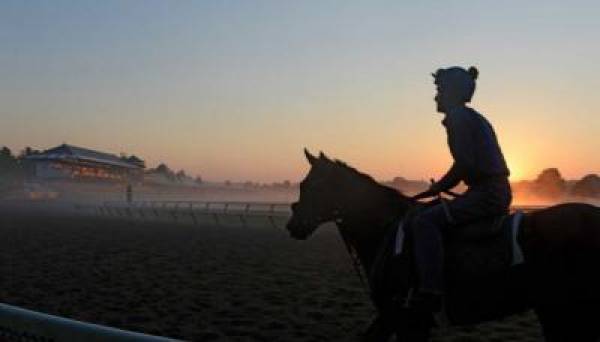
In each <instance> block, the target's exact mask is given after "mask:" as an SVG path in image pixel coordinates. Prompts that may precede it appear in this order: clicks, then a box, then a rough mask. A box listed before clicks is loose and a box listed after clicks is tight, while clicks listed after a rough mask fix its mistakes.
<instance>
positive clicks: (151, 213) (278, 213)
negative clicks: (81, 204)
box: [87, 201, 291, 226]
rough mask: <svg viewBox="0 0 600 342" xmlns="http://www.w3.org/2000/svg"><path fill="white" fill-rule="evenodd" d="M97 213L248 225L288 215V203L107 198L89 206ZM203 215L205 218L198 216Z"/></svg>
mask: <svg viewBox="0 0 600 342" xmlns="http://www.w3.org/2000/svg"><path fill="white" fill-rule="evenodd" d="M87 208H88V209H89V206H88V207H87ZM92 209H93V210H94V211H95V213H96V214H97V215H100V216H109V217H126V218H134V219H143V220H161V219H162V220H164V219H168V220H172V221H183V220H191V221H192V222H193V223H195V224H198V223H200V221H204V222H205V221H206V218H209V219H210V220H211V221H212V222H214V223H215V224H217V225H220V224H221V223H222V221H223V219H224V218H228V217H229V218H231V217H235V218H237V220H238V222H239V223H241V224H242V225H244V226H245V225H247V224H248V221H249V220H250V219H252V218H265V219H267V220H268V221H269V222H270V223H271V224H272V225H276V219H285V218H288V217H289V215H290V214H291V209H290V204H289V203H285V202H226V201H206V202H205V201H136V202H125V201H106V202H104V203H102V204H101V205H96V206H92ZM201 219H204V220H201Z"/></svg>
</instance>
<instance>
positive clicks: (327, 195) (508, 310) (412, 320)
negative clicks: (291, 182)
mask: <svg viewBox="0 0 600 342" xmlns="http://www.w3.org/2000/svg"><path fill="white" fill-rule="evenodd" d="M305 153H306V157H307V159H308V161H309V162H310V164H311V168H310V171H309V172H308V174H307V176H306V177H305V179H304V180H303V181H302V182H301V183H300V198H299V200H298V202H296V203H294V204H292V216H291V218H290V220H289V222H288V224H287V229H288V230H289V232H290V234H291V236H292V237H294V238H296V239H306V238H307V237H308V236H309V235H311V234H312V233H313V232H314V231H315V230H316V229H317V228H318V227H319V225H321V224H322V223H325V222H331V221H333V222H335V223H336V224H337V227H338V228H339V231H340V234H341V235H342V237H343V239H344V240H345V241H346V242H347V243H348V244H349V245H351V246H352V247H353V249H354V250H355V251H356V254H357V256H358V259H359V260H360V263H361V265H362V266H363V269H364V273H365V274H366V275H368V276H369V275H371V274H373V272H374V271H375V268H376V267H379V266H376V264H378V263H377V262H376V260H379V259H380V258H379V256H380V255H381V253H382V252H381V251H382V248H383V249H384V250H385V248H384V246H385V245H386V244H389V243H386V242H385V241H389V240H390V238H389V236H390V235H391V232H394V231H395V230H396V228H397V226H398V221H399V219H400V218H401V217H403V216H405V215H406V214H407V213H409V212H411V211H412V210H414V208H416V207H418V205H419V204H418V203H417V202H415V201H413V200H412V199H410V198H409V197H406V196H404V195H403V194H401V193H400V192H398V191H397V190H395V189H392V188H390V187H386V186H384V185H381V184H379V183H377V182H376V181H375V180H373V179H372V178H371V177H370V176H368V175H366V174H363V173H360V172H358V171H357V170H355V169H353V168H351V167H349V166H347V165H346V164H344V163H343V162H340V161H337V160H335V161H334V160H331V159H329V158H327V157H326V156H325V155H323V153H321V155H320V156H319V157H315V156H313V155H311V154H310V153H309V152H308V151H305ZM517 241H518V243H519V245H520V247H521V249H522V251H523V256H524V262H522V263H520V264H519V265H517V266H512V267H509V266H507V267H506V269H504V270H503V271H501V272H497V274H486V275H485V276H482V277H480V278H477V277H473V278H470V279H463V281H462V282H460V281H459V282H458V283H456V282H455V284H458V286H457V287H458V288H464V289H467V290H466V291H458V292H456V291H455V292H452V291H450V292H449V291H448V290H447V291H446V293H447V295H446V297H452V296H454V298H447V302H451V303H454V304H453V305H454V306H455V307H459V306H460V307H462V308H463V309H467V310H470V307H474V308H475V307H476V308H475V309H473V310H475V311H477V310H479V311H478V313H477V314H475V315H471V317H469V318H468V319H461V318H460V317H459V318H455V319H454V320H453V319H452V317H449V319H450V323H451V324H455V325H461V324H474V323H479V322H483V321H487V320H493V319H498V318H501V317H504V316H507V315H510V314H514V313H518V312H523V311H526V310H529V309H533V310H535V312H536V314H537V316H538V318H539V320H540V323H541V325H542V328H543V333H544V336H545V338H546V341H597V340H598V338H599V336H600V333H599V331H600V325H599V324H600V313H599V312H598V310H599V309H600V280H599V278H600V276H599V273H600V269H599V266H600V208H598V207H595V206H593V205H588V204H582V203H570V204H562V205H557V206H553V207H548V208H545V209H541V210H538V211H534V212H530V213H527V214H525V215H524V216H523V220H522V221H521V225H520V230H519V234H518V236H517ZM410 245H411V243H410V239H405V240H404V246H406V248H405V250H404V252H402V253H401V254H400V255H398V256H395V257H394V258H388V259H386V260H390V261H387V262H386V265H385V268H384V269H385V272H383V273H384V274H385V279H384V280H383V281H382V282H380V283H379V284H376V283H374V282H372V281H369V288H370V295H371V299H372V301H373V304H374V306H375V308H376V309H377V312H378V316H377V317H376V319H375V320H374V321H373V323H372V324H371V326H370V328H369V329H368V330H367V333H366V334H365V335H364V336H363V340H374V341H387V340H388V339H389V338H391V336H392V335H393V334H394V333H395V334H396V338H397V340H398V341H426V340H428V339H429V333H430V330H431V328H432V327H433V325H434V320H433V319H432V315H431V313H427V312H416V311H415V310H412V309H409V308H405V307H403V306H402V305H398V303H397V302H398V298H400V299H401V298H405V297H406V296H407V295H408V291H409V289H410V288H411V287H412V286H413V283H412V281H413V280H412V279H411V278H412V277H411V274H414V272H411V268H412V267H413V266H412V264H413V263H412V256H411V254H412V253H410V248H411V247H410ZM447 262H448V261H447ZM447 266H449V265H447ZM447 268H448V269H451V267H447ZM448 272H449V271H448ZM447 277H448V275H447ZM381 283H383V284H384V285H381ZM453 293H455V294H454V295H453ZM456 293H458V294H456ZM450 299H452V300H450ZM482 308H483V310H482Z"/></svg>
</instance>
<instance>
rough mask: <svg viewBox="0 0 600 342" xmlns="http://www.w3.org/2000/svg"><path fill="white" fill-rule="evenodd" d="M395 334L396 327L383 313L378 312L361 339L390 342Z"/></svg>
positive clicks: (367, 341) (370, 341) (369, 341)
mask: <svg viewBox="0 0 600 342" xmlns="http://www.w3.org/2000/svg"><path fill="white" fill-rule="evenodd" d="M393 334H394V329H393V328H392V327H391V324H390V322H386V320H385V319H384V318H383V317H382V315H381V314H378V315H377V316H375V318H374V319H373V321H372V322H371V324H370V325H369V327H368V328H367V331H366V332H365V333H364V334H363V335H362V336H361V339H360V340H361V342H388V341H389V340H390V338H391V337H392V335H393Z"/></svg>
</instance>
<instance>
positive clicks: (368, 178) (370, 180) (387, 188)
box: [332, 159, 410, 202]
mask: <svg viewBox="0 0 600 342" xmlns="http://www.w3.org/2000/svg"><path fill="white" fill-rule="evenodd" d="M332 162H333V164H334V165H335V166H336V167H337V168H338V169H340V170H343V171H344V172H347V173H348V174H350V175H352V176H353V177H356V178H357V179H359V180H361V181H364V182H366V183H369V184H371V185H372V186H376V187H378V188H380V189H382V190H384V191H386V192H387V193H388V195H389V196H394V197H398V200H400V201H403V202H405V201H410V198H409V197H408V196H406V195H404V194H403V193H402V192H401V191H400V190H398V189H395V188H392V187H390V186H387V185H384V184H381V183H380V182H378V181H376V180H375V179H374V178H373V177H371V176H370V175H369V174H366V173H364V172H360V171H358V170H357V169H356V168H354V167H352V166H350V165H348V164H347V163H346V162H344V161H341V160H339V159H335V160H332Z"/></svg>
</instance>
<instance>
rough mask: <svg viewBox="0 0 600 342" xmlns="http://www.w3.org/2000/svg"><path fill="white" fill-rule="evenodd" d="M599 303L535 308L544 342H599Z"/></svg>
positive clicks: (589, 302) (578, 303) (562, 304)
mask: <svg viewBox="0 0 600 342" xmlns="http://www.w3.org/2000/svg"><path fill="white" fill-rule="evenodd" d="M599 305H600V301H586V302H572V303H568V304H564V303H554V304H551V305H550V304H547V305H544V306H539V307H536V309H535V312H536V314H537V316H538V318H539V320H540V323H541V325H542V329H543V332H544V338H545V340H546V342H566V341H581V342H597V341H599V340H600V328H598V325H599V324H600V319H599V318H598V315H597V310H598V307H599Z"/></svg>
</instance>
